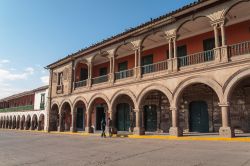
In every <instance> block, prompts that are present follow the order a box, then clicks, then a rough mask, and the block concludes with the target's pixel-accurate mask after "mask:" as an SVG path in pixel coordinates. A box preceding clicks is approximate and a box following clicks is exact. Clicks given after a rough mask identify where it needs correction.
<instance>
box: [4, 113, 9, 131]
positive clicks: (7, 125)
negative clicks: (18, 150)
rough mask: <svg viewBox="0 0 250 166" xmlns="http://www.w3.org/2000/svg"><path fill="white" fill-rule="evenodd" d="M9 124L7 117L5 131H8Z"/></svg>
mask: <svg viewBox="0 0 250 166" xmlns="http://www.w3.org/2000/svg"><path fill="white" fill-rule="evenodd" d="M9 122H10V119H9V117H8V116H7V119H6V127H5V128H6V129H8V128H9Z"/></svg>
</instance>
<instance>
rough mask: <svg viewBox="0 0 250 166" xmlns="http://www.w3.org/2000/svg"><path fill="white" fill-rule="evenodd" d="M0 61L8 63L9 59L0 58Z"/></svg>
mask: <svg viewBox="0 0 250 166" xmlns="http://www.w3.org/2000/svg"><path fill="white" fill-rule="evenodd" d="M0 63H1V64H4V63H10V61H9V60H8V59H2V60H0Z"/></svg>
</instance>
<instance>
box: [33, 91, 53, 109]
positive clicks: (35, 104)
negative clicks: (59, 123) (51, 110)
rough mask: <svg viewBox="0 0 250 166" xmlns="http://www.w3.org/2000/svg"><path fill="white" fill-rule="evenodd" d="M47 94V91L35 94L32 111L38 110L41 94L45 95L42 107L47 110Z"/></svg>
mask: <svg viewBox="0 0 250 166" xmlns="http://www.w3.org/2000/svg"><path fill="white" fill-rule="evenodd" d="M48 92H49V89H46V90H42V91H38V92H35V102H34V109H35V110H40V103H41V95H42V94H45V105H44V107H45V108H47V106H48Z"/></svg>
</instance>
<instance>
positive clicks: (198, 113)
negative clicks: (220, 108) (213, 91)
mask: <svg viewBox="0 0 250 166" xmlns="http://www.w3.org/2000/svg"><path fill="white" fill-rule="evenodd" d="M189 126H190V131H191V132H201V133H207V132H209V120H208V110H207V103H206V102H204V101H194V102H191V103H190V105H189Z"/></svg>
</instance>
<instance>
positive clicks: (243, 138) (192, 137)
mask: <svg viewBox="0 0 250 166" xmlns="http://www.w3.org/2000/svg"><path fill="white" fill-rule="evenodd" d="M1 130H2V131H4V130H7V131H17V132H34V133H35V132H37V133H45V134H58V135H78V136H100V133H84V132H75V133H73V132H57V131H52V132H49V133H48V132H46V131H37V130H15V129H0V131H1ZM112 138H130V139H158V140H179V141H230V142H250V134H241V135H240V134H239V136H238V137H235V138H224V137H220V136H219V135H215V134H213V133H211V135H209V134H204V135H203V134H199V135H198V136H197V135H196V134H184V136H182V137H175V136H169V135H152V134H151V135H132V134H114V135H113V136H112Z"/></svg>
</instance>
